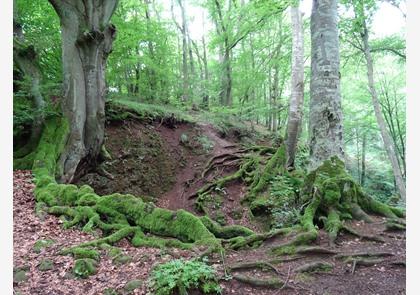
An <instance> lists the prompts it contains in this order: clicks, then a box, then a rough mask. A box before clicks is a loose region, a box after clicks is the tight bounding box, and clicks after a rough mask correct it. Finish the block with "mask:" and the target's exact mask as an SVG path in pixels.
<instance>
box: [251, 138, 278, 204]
mask: <svg viewBox="0 0 420 295" xmlns="http://www.w3.org/2000/svg"><path fill="white" fill-rule="evenodd" d="M285 161H286V147H285V145H282V146H281V147H279V148H278V149H277V151H276V153H275V154H274V155H273V156H272V157H271V158H270V160H269V161H268V163H267V165H265V167H264V170H263V172H262V173H261V175H260V176H259V177H258V178H256V179H257V181H255V182H254V183H253V185H252V186H251V191H250V194H249V195H250V196H251V200H252V199H253V198H254V197H255V195H256V194H257V193H259V192H261V191H263V190H264V189H265V188H266V186H267V184H268V182H269V181H270V180H271V179H272V178H273V176H275V175H276V174H278V173H281V172H282V171H283V170H284V169H283V167H284V164H285Z"/></svg>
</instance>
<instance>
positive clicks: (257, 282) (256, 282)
mask: <svg viewBox="0 0 420 295" xmlns="http://www.w3.org/2000/svg"><path fill="white" fill-rule="evenodd" d="M233 278H234V279H235V280H237V281H239V282H242V283H245V284H249V285H251V286H255V287H266V288H281V287H283V285H284V282H283V281H282V280H280V279H278V278H271V279H257V278H254V277H249V276H245V275H240V274H235V275H233Z"/></svg>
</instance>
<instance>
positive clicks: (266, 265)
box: [228, 261, 279, 274]
mask: <svg viewBox="0 0 420 295" xmlns="http://www.w3.org/2000/svg"><path fill="white" fill-rule="evenodd" d="M254 268H259V269H261V270H270V271H272V272H274V273H276V274H278V273H279V271H278V270H277V268H276V267H275V266H274V265H272V264H271V263H270V262H267V261H254V262H243V263H237V264H233V265H231V266H229V267H228V270H230V271H237V270H246V269H254Z"/></svg>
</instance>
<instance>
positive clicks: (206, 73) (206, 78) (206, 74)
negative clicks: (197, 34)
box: [201, 17, 210, 109]
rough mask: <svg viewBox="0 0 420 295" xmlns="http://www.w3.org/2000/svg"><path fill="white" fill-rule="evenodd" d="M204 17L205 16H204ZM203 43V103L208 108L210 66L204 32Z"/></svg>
mask: <svg viewBox="0 0 420 295" xmlns="http://www.w3.org/2000/svg"><path fill="white" fill-rule="evenodd" d="M203 19H204V17H203ZM201 43H202V44H203V67H204V95H203V105H204V107H205V108H206V109H208V108H209V93H208V87H209V83H210V81H209V68H208V66H207V50H206V40H205V39H204V34H203V37H202V39H201Z"/></svg>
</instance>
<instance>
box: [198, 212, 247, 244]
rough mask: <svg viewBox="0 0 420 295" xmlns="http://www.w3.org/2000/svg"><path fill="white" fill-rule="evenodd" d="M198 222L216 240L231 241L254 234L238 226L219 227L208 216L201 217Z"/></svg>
mask: <svg viewBox="0 0 420 295" xmlns="http://www.w3.org/2000/svg"><path fill="white" fill-rule="evenodd" d="M200 220H201V222H202V223H203V224H204V226H205V227H206V228H207V229H208V230H209V231H210V232H211V233H212V234H214V235H215V236H216V238H221V239H231V238H234V237H248V236H251V235H253V234H254V232H253V231H252V230H250V229H249V228H247V227H244V226H240V225H229V226H220V225H219V224H218V223H217V222H215V221H213V220H211V219H210V218H209V217H208V216H203V217H201V218H200Z"/></svg>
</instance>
